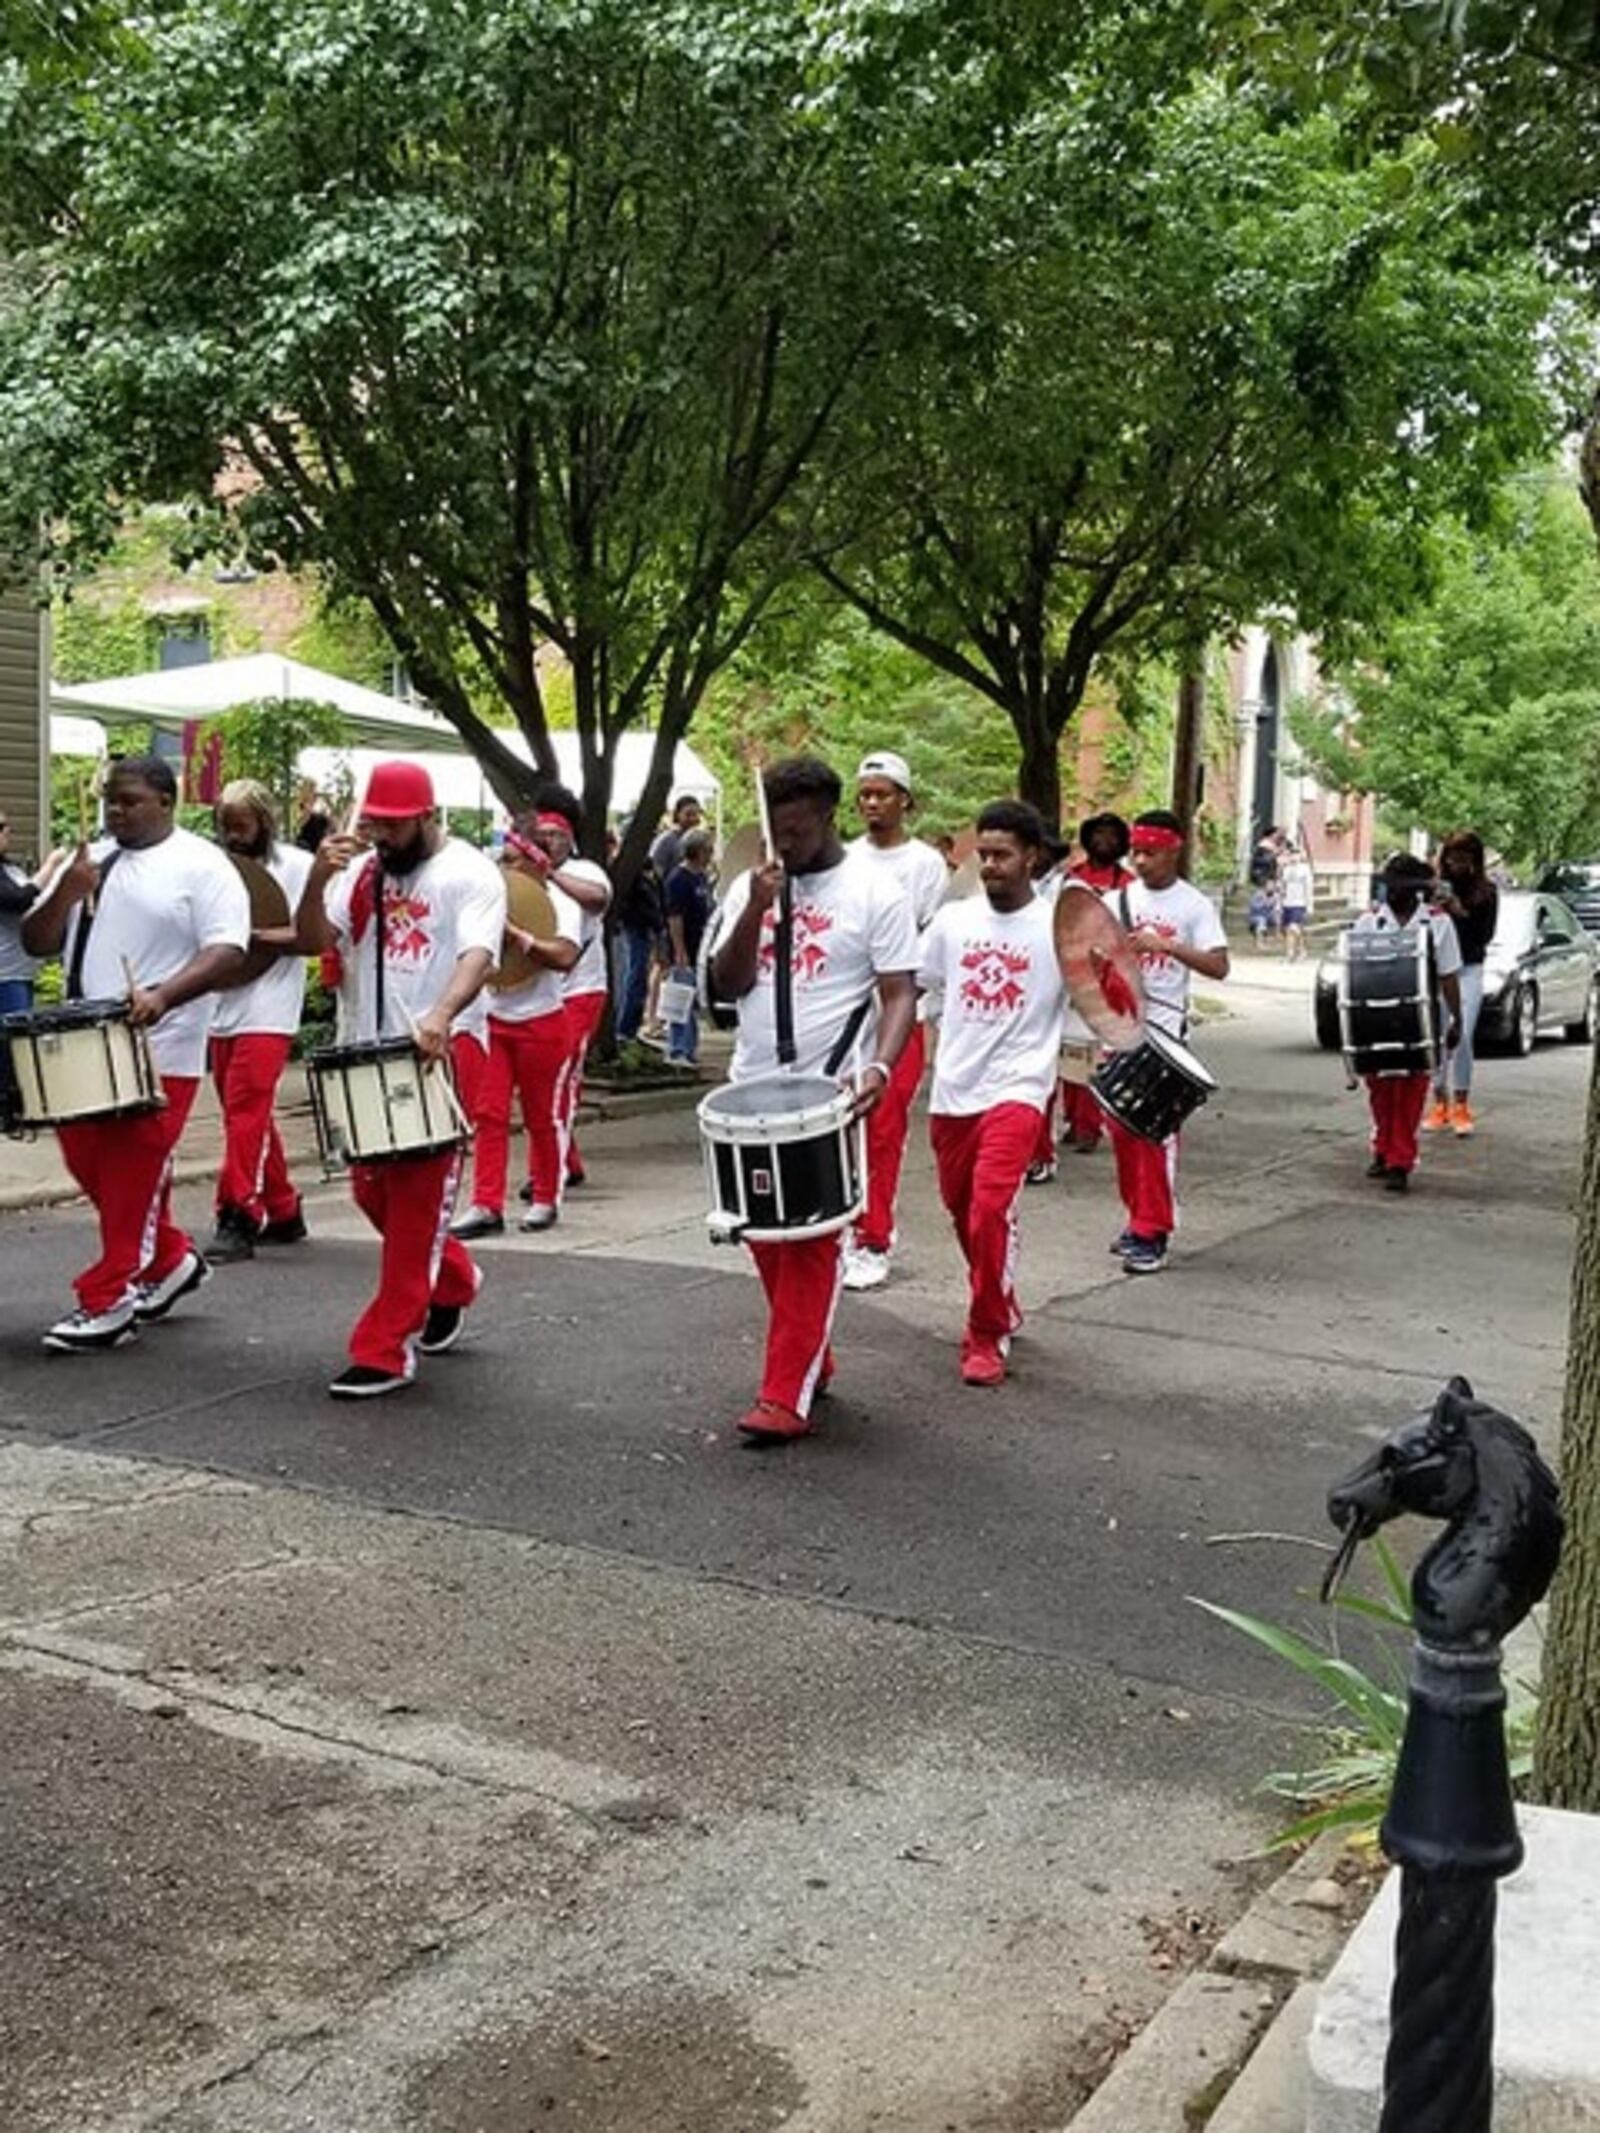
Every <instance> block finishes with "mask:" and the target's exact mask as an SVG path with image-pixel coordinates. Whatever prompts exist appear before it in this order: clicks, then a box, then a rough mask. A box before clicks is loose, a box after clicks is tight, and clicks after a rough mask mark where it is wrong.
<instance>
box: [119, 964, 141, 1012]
mask: <svg viewBox="0 0 1600 2133" xmlns="http://www.w3.org/2000/svg"><path fill="white" fill-rule="evenodd" d="M122 975H123V977H124V978H125V979H126V980H127V985H128V1000H129V1003H130V1004H131V1003H132V1000H133V996H134V994H135V993H136V992H137V991H138V989H139V986H138V981H137V979H136V978H135V977H134V974H133V965H132V964H131V963H130V962H129V961H128V958H127V957H126V956H124V957H123V958H122Z"/></svg>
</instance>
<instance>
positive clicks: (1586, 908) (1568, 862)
mask: <svg viewBox="0 0 1600 2133" xmlns="http://www.w3.org/2000/svg"><path fill="white" fill-rule="evenodd" d="M1537 886H1538V888H1539V890H1540V892H1541V893H1542V894H1543V895H1546V896H1559V897H1560V899H1561V901H1562V902H1563V903H1564V904H1565V905H1566V907H1567V909H1568V910H1569V911H1570V912H1571V913H1572V915H1573V917H1574V918H1575V919H1576V920H1577V921H1578V924H1579V925H1580V926H1582V927H1583V929H1584V931H1585V932H1586V933H1600V859H1563V860H1562V861H1561V863H1560V864H1559V865H1558V866H1553V867H1548V868H1546V870H1545V872H1544V873H1543V874H1541V875H1540V876H1539V880H1538V884H1537Z"/></svg>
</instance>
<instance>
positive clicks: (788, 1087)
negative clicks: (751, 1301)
mask: <svg viewBox="0 0 1600 2133" xmlns="http://www.w3.org/2000/svg"><path fill="white" fill-rule="evenodd" d="M853 1105H854V1098H853V1097H852V1096H851V1094H850V1092H849V1090H848V1089H841V1088H840V1087H839V1085H838V1083H837V1082H835V1081H828V1080H825V1079H824V1078H823V1077H822V1076H821V1075H817V1074H812V1075H797V1074H771V1075H764V1076H763V1077H762V1078H761V1079H759V1080H756V1081H739V1082H730V1083H728V1085H727V1086H726V1087H725V1088H721V1089H713V1090H712V1092H711V1094H710V1095H709V1096H707V1097H704V1098H703V1099H702V1100H701V1103H700V1108H699V1118H700V1133H701V1138H702V1142H703V1145H704V1148H705V1158H706V1184H707V1187H708V1188H709V1191H710V1195H711V1208H710V1212H709V1213H708V1214H707V1216H706V1224H707V1227H708V1228H709V1229H710V1231H711V1237H712V1241H713V1242H714V1243H717V1244H734V1243H737V1242H738V1241H739V1240H740V1239H741V1238H748V1239H749V1240H750V1241H751V1242H753V1243H756V1244H762V1243H766V1244H785V1243H794V1242H797V1241H799V1240H801V1239H803V1238H806V1237H831V1236H832V1235H833V1233H834V1232H835V1231H836V1230H841V1229H845V1228H847V1227H848V1226H849V1224H850V1223H852V1222H853V1221H854V1220H855V1219H856V1217H857V1216H858V1215H859V1214H860V1212H861V1210H862V1207H863V1206H864V1205H865V1202H866V1196H867V1146H866V1132H865V1125H864V1122H863V1121H861V1120H853V1119H852V1118H851V1116H850V1113H851V1110H852V1108H853Z"/></svg>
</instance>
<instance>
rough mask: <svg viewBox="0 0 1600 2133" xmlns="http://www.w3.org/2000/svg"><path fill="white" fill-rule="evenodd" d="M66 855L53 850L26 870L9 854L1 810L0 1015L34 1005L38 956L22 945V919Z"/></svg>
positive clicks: (23, 1011) (19, 1012)
mask: <svg viewBox="0 0 1600 2133" xmlns="http://www.w3.org/2000/svg"><path fill="white" fill-rule="evenodd" d="M66 857H67V854H66V853H65V852H64V851H63V852H52V853H51V854H50V856H49V858H48V859H47V860H46V861H45V862H44V865H43V866H42V867H40V868H39V870H38V872H37V873H36V874H30V873H28V872H27V871H26V869H24V868H23V867H21V866H19V865H18V864H17V862H16V861H15V860H14V859H13V858H12V857H11V823H10V820H9V819H8V817H6V816H5V815H3V814H0V1015H23V1014H26V1013H27V1012H28V1011H29V1009H30V1008H31V1007H32V1006H33V979H34V973H35V971H37V969H38V968H39V958H38V957H37V956H32V955H29V953H28V951H27V950H26V949H25V948H24V947H23V945H22V921H23V919H24V917H25V916H26V914H27V913H28V912H29V911H30V910H31V909H32V908H33V906H34V905H35V904H36V903H37V902H38V900H39V898H40V897H41V896H42V895H43V893H44V891H45V890H46V889H47V888H48V887H49V885H50V883H51V882H52V881H53V880H54V879H55V876H56V874H57V872H58V871H59V869H60V868H61V866H62V865H63V864H64V863H65V860H66Z"/></svg>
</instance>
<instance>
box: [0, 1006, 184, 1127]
mask: <svg viewBox="0 0 1600 2133" xmlns="http://www.w3.org/2000/svg"><path fill="white" fill-rule="evenodd" d="M0 1043H3V1045H4V1049H5V1053H6V1058H7V1063H8V1066H9V1072H8V1073H4V1074H0V1110H3V1112H4V1123H5V1127H6V1130H7V1131H8V1132H16V1131H17V1130H19V1129H21V1128H25V1127H33V1126H64V1125H70V1124H73V1123H74V1122H76V1121H78V1120H82V1119H90V1118H126V1117H130V1116H131V1115H132V1114H134V1113H135V1112H139V1111H159V1110H160V1108H161V1106H162V1105H163V1104H164V1103H165V1102H166V1100H167V1099H166V1097H165V1095H164V1094H163V1092H162V1088H161V1079H160V1076H159V1075H158V1074H157V1073H156V1070H155V1062H154V1061H153V1060H152V1058H151V1056H150V1039H149V1037H148V1035H147V1034H146V1032H145V1031H144V1030H142V1029H135V1028H134V1027H133V1026H132V1024H131V1023H130V1022H129V1020H128V1003H127V1001H126V1000H68V1001H64V1002H63V1003H62V1004H61V1005H60V1006H59V1007H42V1008H39V1009H37V1010H36V1011H34V1012H33V1013H31V1014H21V1015H6V1016H5V1017H3V1018H0Z"/></svg>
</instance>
